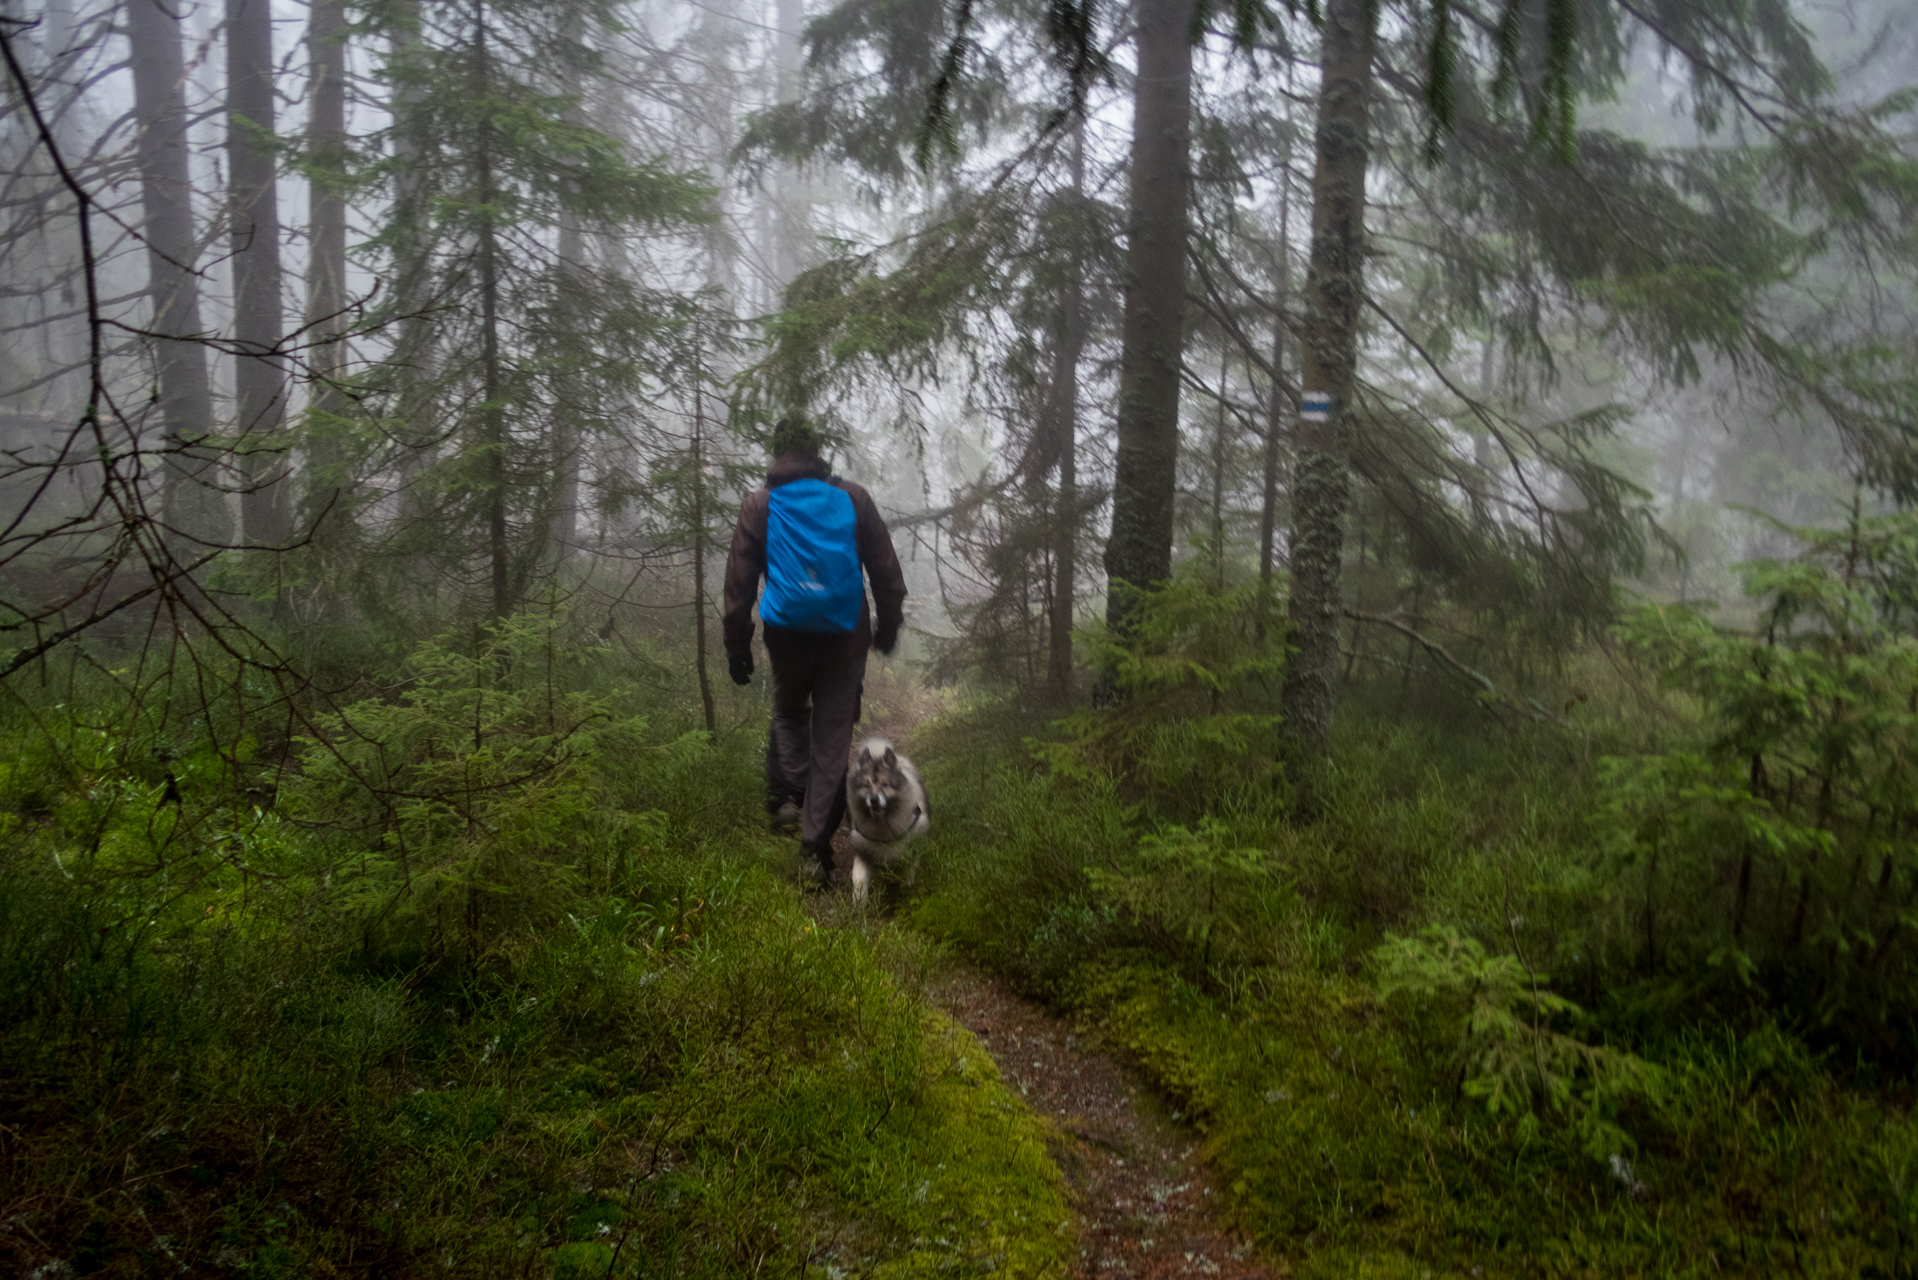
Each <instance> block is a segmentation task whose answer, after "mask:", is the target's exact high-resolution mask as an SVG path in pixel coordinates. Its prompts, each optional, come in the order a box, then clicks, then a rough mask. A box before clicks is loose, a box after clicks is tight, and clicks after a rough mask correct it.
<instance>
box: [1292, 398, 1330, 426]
mask: <svg viewBox="0 0 1918 1280" xmlns="http://www.w3.org/2000/svg"><path fill="white" fill-rule="evenodd" d="M1299 417H1300V418H1301V419H1302V420H1303V421H1306V422H1330V421H1331V420H1332V396H1331V393H1330V392H1326V391H1306V392H1302V393H1301V394H1300V395H1299Z"/></svg>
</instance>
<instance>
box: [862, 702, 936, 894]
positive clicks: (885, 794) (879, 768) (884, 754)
mask: <svg viewBox="0 0 1918 1280" xmlns="http://www.w3.org/2000/svg"><path fill="white" fill-rule="evenodd" d="M846 802H847V807H848V808H849V809H850V810H851V814H852V896H853V901H855V902H863V901H865V898H866V891H867V883H868V881H870V880H871V878H872V868H873V867H885V866H889V865H891V864H892V863H894V862H897V861H898V860H899V859H901V858H902V857H904V856H905V853H906V850H907V849H908V848H909V847H910V846H911V845H912V842H913V841H915V840H917V839H918V838H919V837H920V836H923V835H925V834H926V832H927V831H928V830H929V829H930V828H931V826H932V805H931V804H930V803H929V802H928V801H927V800H926V788H925V786H924V784H922V783H921V782H920V781H919V770H917V769H915V768H913V766H912V761H910V760H908V759H906V758H905V757H904V756H902V755H900V754H899V752H898V751H897V750H896V749H895V748H894V747H893V745H892V743H890V742H888V741H886V740H885V739H884V738H867V739H866V740H865V741H864V742H862V743H860V744H859V746H858V747H857V748H855V749H854V751H853V753H852V766H851V767H850V768H849V769H848V770H847V771H846ZM917 869H918V863H917V861H915V862H913V863H912V864H910V865H909V866H908V867H907V868H906V883H908V884H910V883H912V873H913V872H914V871H916V870H917Z"/></svg>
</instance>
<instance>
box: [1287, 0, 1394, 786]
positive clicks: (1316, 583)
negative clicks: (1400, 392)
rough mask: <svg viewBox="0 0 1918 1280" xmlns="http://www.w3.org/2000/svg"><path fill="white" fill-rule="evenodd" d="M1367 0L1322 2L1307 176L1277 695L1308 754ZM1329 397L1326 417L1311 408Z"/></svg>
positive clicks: (1334, 603) (1336, 537)
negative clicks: (1308, 209) (1284, 660)
mask: <svg viewBox="0 0 1918 1280" xmlns="http://www.w3.org/2000/svg"><path fill="white" fill-rule="evenodd" d="M1375 18H1376V14H1375V11H1374V7H1373V4H1372V0H1327V4H1326V7H1325V25H1324V43H1323V47H1322V52H1321V55H1320V59H1319V61H1320V66H1321V75H1322V77H1323V79H1322V80H1321V83H1320V87H1319V121H1318V129H1317V137H1316V139H1315V143H1316V147H1317V152H1318V154H1317V157H1316V163H1315V167H1314V170H1313V174H1312V257H1311V262H1310V264H1309V266H1308V268H1307V271H1306V279H1305V308H1306V315H1305V323H1306V334H1307V335H1308V336H1307V338H1306V341H1305V342H1304V343H1303V350H1302V351H1301V352H1300V366H1301V367H1300V371H1299V374H1300V382H1301V387H1302V390H1301V406H1302V407H1301V410H1300V414H1299V422H1298V427H1297V461H1296V464H1295V466H1296V469H1295V471H1294V476H1295V479H1294V483H1293V493H1292V548H1291V570H1292V595H1291V601H1290V614H1291V623H1292V627H1293V633H1294V636H1293V642H1294V644H1295V645H1296V646H1297V653H1296V655H1295V656H1294V658H1293V661H1292V665H1291V668H1290V669H1289V670H1288V672H1287V673H1286V681H1285V690H1284V693H1283V695H1282V697H1283V705H1284V710H1285V716H1286V721H1287V724H1288V728H1289V731H1290V733H1291V735H1292V737H1293V739H1294V741H1295V743H1296V744H1297V745H1298V747H1299V748H1300V749H1301V750H1302V751H1303V752H1304V753H1306V754H1307V755H1309V756H1312V757H1322V756H1323V755H1324V754H1325V752H1326V750H1327V748H1328V747H1329V745H1330V743H1331V735H1332V715H1333V711H1334V707H1335V705H1336V701H1337V693H1338V658H1339V631H1340V621H1341V597H1340V588H1339V569H1340V557H1341V555H1342V553H1343V549H1344V540H1345V509H1346V505H1347V503H1348V501H1349V499H1350V496H1351V476H1350V453H1351V441H1350V432H1351V421H1352V390H1353V386H1354V381H1355V378H1356V374H1357V368H1358V332H1359V308H1360V307H1361V306H1362V305H1363V299H1364V294H1365V276H1364V265H1365V264H1364V258H1363V255H1364V249H1365V166H1366V146H1367V134H1368V132H1369V130H1370V115H1371V102H1370V99H1371V90H1372V37H1373V31H1372V24H1373V22H1374V20H1375ZM1314 393H1319V394H1321V395H1325V396H1329V397H1330V401H1331V403H1330V408H1329V411H1328V412H1325V413H1323V414H1320V413H1316V412H1312V411H1311V410H1310V408H1309V406H1308V405H1307V402H1308V401H1309V400H1311V399H1313V398H1314Z"/></svg>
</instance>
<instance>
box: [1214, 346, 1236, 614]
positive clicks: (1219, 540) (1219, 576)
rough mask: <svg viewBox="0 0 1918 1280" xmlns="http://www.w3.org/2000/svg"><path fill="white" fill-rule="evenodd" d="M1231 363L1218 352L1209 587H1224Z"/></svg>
mask: <svg viewBox="0 0 1918 1280" xmlns="http://www.w3.org/2000/svg"><path fill="white" fill-rule="evenodd" d="M1230 372H1231V363H1230V360H1229V359H1228V357H1227V355H1226V353H1225V352H1224V351H1223V350H1221V351H1220V353H1219V414H1218V418H1217V420H1216V421H1215V422H1214V423H1213V425H1212V527H1211V529H1210V530H1208V533H1209V534H1210V535H1211V539H1212V589H1213V590H1214V591H1224V590H1225V408H1226V405H1225V397H1226V391H1227V388H1228V387H1229V386H1230V385H1231V383H1230V381H1229V375H1230Z"/></svg>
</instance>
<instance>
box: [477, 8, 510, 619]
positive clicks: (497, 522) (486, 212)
mask: <svg viewBox="0 0 1918 1280" xmlns="http://www.w3.org/2000/svg"><path fill="white" fill-rule="evenodd" d="M473 21H474V37H473V38H474V44H475V47H476V51H477V54H478V62H479V85H478V86H477V87H478V90H479V92H480V93H482V94H488V95H490V93H491V91H492V81H491V67H490V65H489V64H488V62H487V56H486V6H485V5H484V4H475V5H474V6H473ZM479 135H480V136H479V147H478V153H479V156H478V159H479V165H478V167H479V192H478V196H479V208H480V213H479V264H478V265H479V287H480V366H481V382H482V386H483V389H484V393H485V396H486V403H485V405H484V406H483V407H482V408H481V411H480V412H481V419H482V423H481V432H482V434H481V447H482V448H483V449H484V450H485V475H486V491H487V496H486V549H487V559H488V561H489V562H490V565H491V568H492V586H493V602H492V603H493V617H494V618H496V619H503V618H505V617H506V616H507V615H508V614H509V613H511V612H512V611H513V586H512V547H511V544H510V543H509V541H508V537H507V524H506V446H507V439H506V406H505V404H504V403H502V402H501V399H500V397H501V396H502V395H503V394H504V393H505V382H504V379H503V378H502V376H501V369H500V351H499V292H500V280H499V246H498V243H497V240H498V237H497V235H496V234H495V232H494V228H493V206H494V196H495V194H496V193H495V192H494V190H493V150H492V148H493V128H492V125H491V123H490V122H489V121H487V120H485V119H482V120H481V121H480V126H479Z"/></svg>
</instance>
